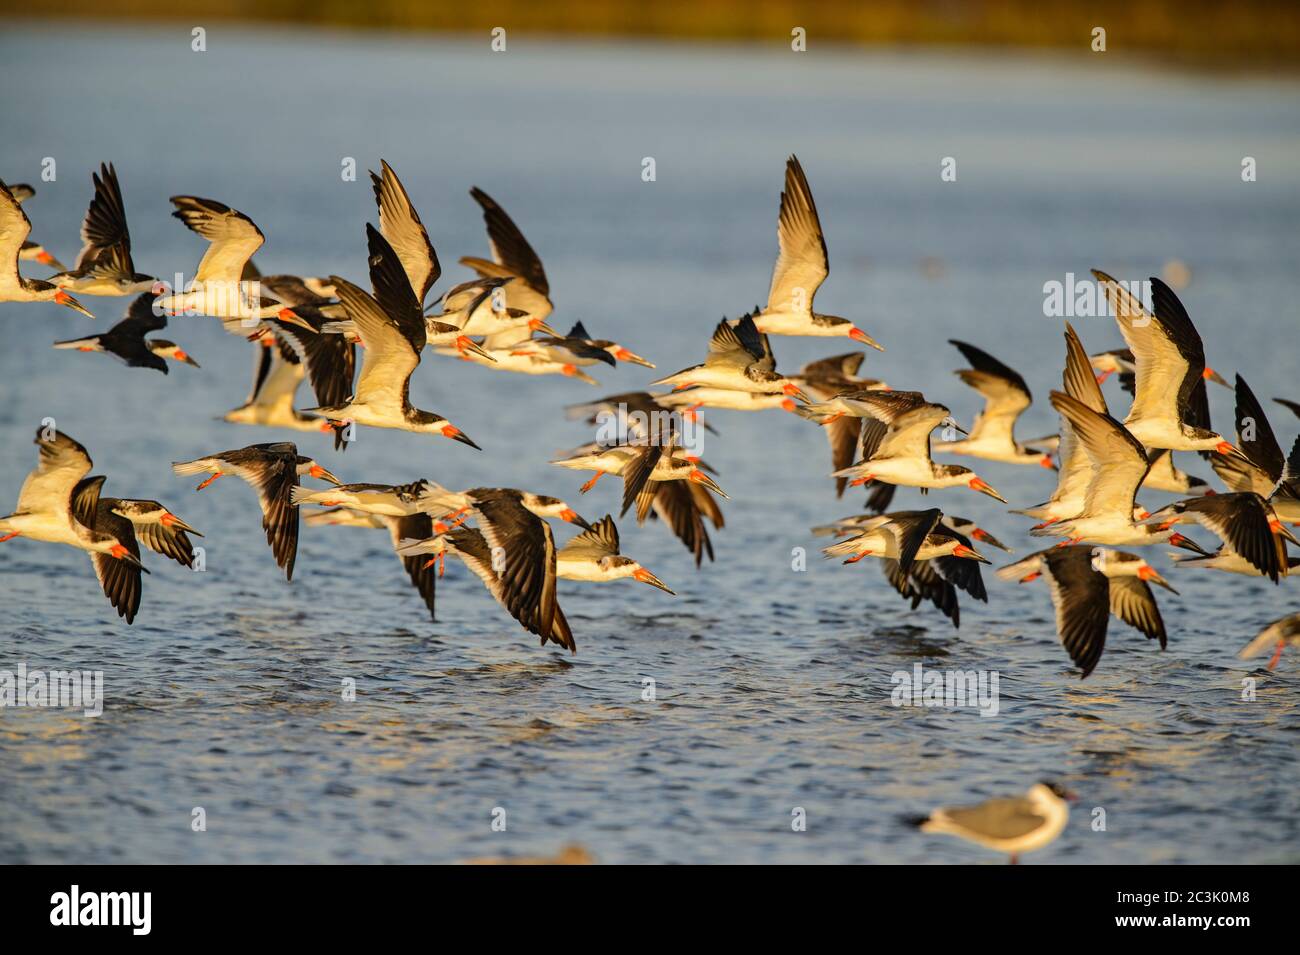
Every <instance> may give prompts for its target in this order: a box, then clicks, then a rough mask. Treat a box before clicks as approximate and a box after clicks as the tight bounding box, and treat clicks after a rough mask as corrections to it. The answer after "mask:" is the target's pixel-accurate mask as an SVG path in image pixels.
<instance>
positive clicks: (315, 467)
mask: <svg viewBox="0 0 1300 955" xmlns="http://www.w3.org/2000/svg"><path fill="white" fill-rule="evenodd" d="M307 473H308V474H310V475H311V476H312V477H314V478H315V479H316V480H318V481H329V482H330V483H331V484H333V485H334V486H335V487H338V486H339V485H340V484H342V483H343V482H342V481H340V480H339V479H338V478H336V477H335V476H334V475H333V474H331V473H330V472H329V471H327V470H326V469H325V468H323V467H321V466H320V465H319V464H316V463H315V462H313V463H312V466H311V470H309V471H308V472H307Z"/></svg>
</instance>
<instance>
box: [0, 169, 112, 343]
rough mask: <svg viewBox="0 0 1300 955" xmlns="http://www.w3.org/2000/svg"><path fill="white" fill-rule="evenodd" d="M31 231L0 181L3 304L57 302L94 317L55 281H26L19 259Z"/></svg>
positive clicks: (0, 289)
mask: <svg viewBox="0 0 1300 955" xmlns="http://www.w3.org/2000/svg"><path fill="white" fill-rule="evenodd" d="M31 231H32V223H31V220H30V219H28V218H27V213H25V212H23V210H22V208H21V207H20V206H19V205H18V200H17V199H15V198H14V195H13V193H12V192H10V191H9V187H8V186H6V185H5V184H4V183H3V182H0V302H54V303H56V304H58V305H63V306H66V307H67V308H70V309H72V310H73V311H77V312H80V313H81V314H82V315H85V316H86V317H87V318H94V317H95V316H94V315H92V314H90V312H88V311H86V309H85V308H84V307H83V306H82V304H81V303H80V302H78V301H77V300H76V299H75V298H73V297H72V296H71V295H69V294H68V293H67V292H66V291H64V290H63V289H61V288H59V287H58V286H57V285H55V284H54V283H53V282H42V281H40V280H39V279H29V278H24V277H23V275H22V273H20V272H19V271H18V256H19V253H20V252H21V251H22V247H23V243H24V242H26V241H27V236H28V235H30V234H31Z"/></svg>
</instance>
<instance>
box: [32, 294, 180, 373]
mask: <svg viewBox="0 0 1300 955" xmlns="http://www.w3.org/2000/svg"><path fill="white" fill-rule="evenodd" d="M153 301H154V297H153V295H152V294H150V293H149V292H144V293H143V294H141V295H139V296H137V297H136V298H135V299H134V300H133V301H132V302H131V305H130V307H128V308H127V310H126V317H125V318H124V319H122V320H121V321H120V322H118V323H117V324H116V325H114V326H113V327H112V328H110V329H109V330H108V331H106V332H104V333H103V334H102V335H88V336H87V337H85V338H68V339H65V340H63V341H59V342H55V343H54V347H55V348H61V349H74V350H76V351H85V352H96V351H97V352H107V353H108V354H110V355H113V356H114V357H116V358H120V359H121V360H122V361H124V362H126V364H127V366H128V367H131V368H152V369H154V370H155V371H161V372H162V373H163V374H164V375H165V374H167V362H166V360H165V359H167V358H171V359H173V360H174V361H181V362H184V363H185V364H187V365H193V366H194V367H195V368H198V367H199V363H198V362H197V361H195V360H194V359H193V358H192V357H190V355H189V354H187V353H186V351H185V350H184V349H183V348H181V347H180V346H179V345H177V344H176V343H175V342H169V341H166V340H165V339H162V338H145V337H144V336H145V335H146V334H148V333H149V332H156V331H159V330H160V329H163V328H166V327H167V317H166V316H165V315H159V314H155V312H154V310H153Z"/></svg>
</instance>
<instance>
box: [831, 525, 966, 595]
mask: <svg viewBox="0 0 1300 955" xmlns="http://www.w3.org/2000/svg"><path fill="white" fill-rule="evenodd" d="M942 519H943V512H942V511H940V510H939V509H938V508H937V507H933V508H930V509H929V510H926V511H894V512H892V513H889V514H879V515H876V516H875V517H874V518H871V519H869V520H867V521H866V522H864V523H863V524H861V525H860V530H859V531H858V533H857V534H856V535H854V536H852V537H847V538H845V539H844V540H840V541H836V542H835V543H834V544H831V545H830V546H828V547H823V548H822V553H823V554H825V555H826V557H827V558H828V559H829V558H832V557H844V558H845V560H844V563H846V564H853V563H857V562H858V561H860V560H862V558H864V557H876V558H881V559H889V560H894V561H897V563H898V570H897V573H899V574H902V575H904V576H906V575H909V574H911V572H912V566H913V564H914V562H916V561H919V560H934V559H936V558H939V557H956V558H961V559H964V560H971V561H979V562H980V563H984V564H987V563H988V559H987V558H986V557H984V555H983V554H981V553H979V551H977V550H975V548H973V547H971V545H970V541H969V540H968V539H967V538H966V537H965V536H964V535H962V534H958V533H956V532H955V531H952V530H949V529H948V528H947V527H945V526H944V525H943V524H942ZM945 576H946V577H948V579H952V577H951V576H948V575H945ZM980 589H982V585H981V587H980ZM972 593H974V591H973V590H972Z"/></svg>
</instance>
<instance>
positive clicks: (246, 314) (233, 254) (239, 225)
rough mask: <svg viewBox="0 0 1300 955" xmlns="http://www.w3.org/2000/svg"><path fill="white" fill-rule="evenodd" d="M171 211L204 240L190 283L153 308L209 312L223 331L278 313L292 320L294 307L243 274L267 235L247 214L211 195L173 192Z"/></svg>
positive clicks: (235, 330) (163, 297)
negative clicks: (272, 296)
mask: <svg viewBox="0 0 1300 955" xmlns="http://www.w3.org/2000/svg"><path fill="white" fill-rule="evenodd" d="M171 203H172V205H174V206H175V207H176V209H175V211H174V212H172V215H173V216H175V217H176V218H177V219H179V220H180V221H181V222H183V223H185V227H186V228H187V229H189V230H190V231H191V232H194V233H195V234H197V235H199V236H202V237H203V238H204V239H206V240H207V241H208V248H207V251H205V252H204V253H203V258H202V260H200V262H199V267H198V270H197V271H196V272H195V273H194V279H193V281H192V282H190V284H189V287H188V288H186V289H185V290H183V291H172V292H171V293H169V294H165V295H160V296H158V299H157V301H155V302H154V308H156V309H158V310H159V311H163V312H169V313H171V314H173V315H180V314H193V315H211V316H213V317H215V318H220V319H222V320H223V324H224V325H225V326H226V329H227V331H230V332H232V333H238V334H245V333H246V331H247V329H246V328H241V326H243V325H245V323H249V324H253V323H255V322H256V321H257V320H259V319H264V318H279V319H281V320H282V321H294V320H295V319H296V318H297V316H296V315H295V314H294V312H293V309H291V308H289V307H288V306H286V305H285V304H284V303H283V302H279V301H276V300H275V299H272V298H269V297H267V296H264V295H262V294H261V285H260V284H259V282H258V280H257V279H245V270H246V268H247V267H248V265H249V260H250V259H252V257H253V253H255V252H256V251H257V250H258V249H260V248H261V247H262V243H263V242H265V241H266V237H265V236H264V235H263V234H262V230H261V229H259V228H258V227H257V225H256V224H255V223H254V222H253V220H252V219H250V218H249V217H248V216H246V215H244V214H243V213H242V212H239V211H238V210H236V209H232V208H230V206H228V205H226V204H225V203H223V202H218V201H216V200H215V199H202V198H199V197H198V196H172V197H171Z"/></svg>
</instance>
